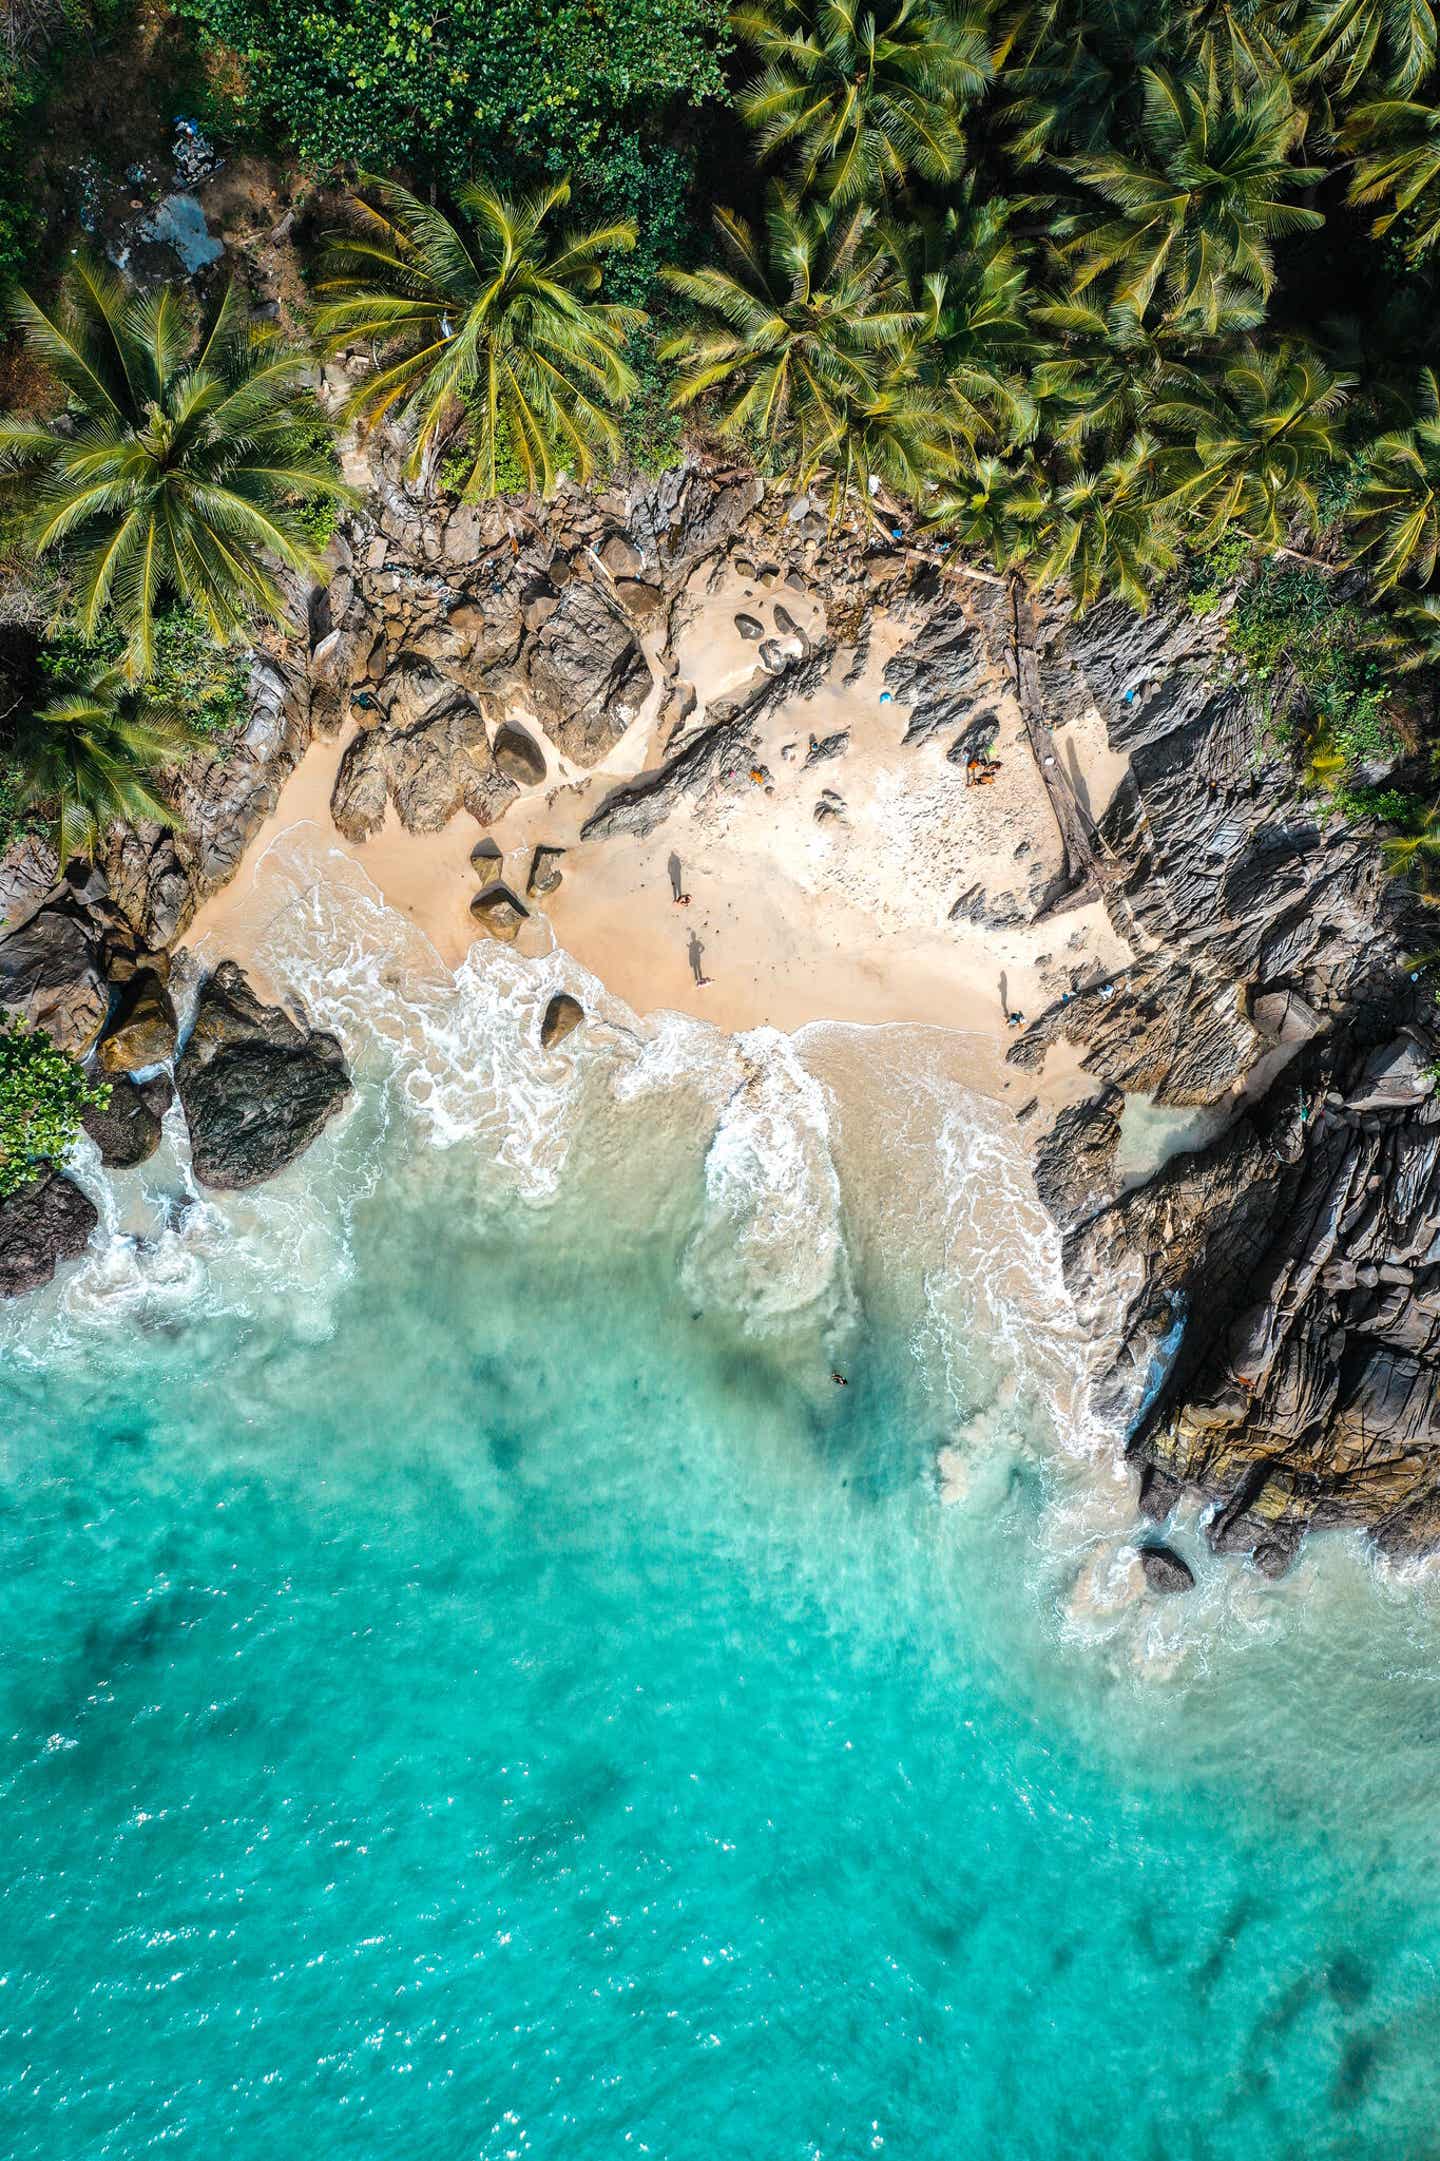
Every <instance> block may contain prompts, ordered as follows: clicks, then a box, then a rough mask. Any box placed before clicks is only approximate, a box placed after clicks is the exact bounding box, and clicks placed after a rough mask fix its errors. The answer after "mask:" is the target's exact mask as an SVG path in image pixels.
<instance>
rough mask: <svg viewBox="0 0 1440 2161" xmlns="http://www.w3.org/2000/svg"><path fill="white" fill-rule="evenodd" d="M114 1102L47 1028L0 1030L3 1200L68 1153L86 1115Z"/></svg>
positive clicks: (13, 1024)
mask: <svg viewBox="0 0 1440 2161" xmlns="http://www.w3.org/2000/svg"><path fill="white" fill-rule="evenodd" d="M109 1100H110V1089H109V1084H108V1083H105V1082H102V1083H100V1084H99V1085H98V1086H97V1085H94V1084H92V1083H91V1082H90V1081H88V1080H87V1079H86V1078H85V1075H84V1074H83V1073H82V1072H81V1070H80V1068H79V1066H78V1065H76V1063H75V1060H74V1059H73V1058H70V1057H67V1055H66V1053H65V1052H64V1051H63V1050H61V1049H60V1048H59V1046H58V1045H57V1044H56V1043H54V1042H52V1040H51V1038H50V1037H49V1036H48V1035H46V1033H45V1031H44V1029H43V1028H27V1027H26V1026H25V1024H24V1023H23V1021H18V1020H17V1021H12V1022H10V1024H9V1025H8V1026H5V1027H0V1200H4V1199H8V1198H9V1196H10V1195H11V1194H12V1193H18V1192H19V1191H20V1190H21V1188H22V1187H23V1186H27V1185H29V1184H30V1182H31V1180H32V1179H33V1178H34V1177H35V1175H36V1173H37V1171H38V1170H39V1169H40V1167H41V1166H42V1165H43V1164H46V1163H57V1162H59V1161H61V1160H62V1158H63V1157H65V1156H66V1155H68V1154H69V1152H70V1149H71V1147H72V1146H73V1144H74V1142H75V1139H76V1137H77V1135H78V1134H79V1131H80V1114H81V1112H82V1111H84V1110H87V1109H89V1108H90V1106H91V1105H92V1104H93V1105H95V1106H97V1107H103V1106H104V1105H105V1104H106V1103H108V1102H109Z"/></svg>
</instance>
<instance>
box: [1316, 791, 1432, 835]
mask: <svg viewBox="0 0 1440 2161" xmlns="http://www.w3.org/2000/svg"><path fill="white" fill-rule="evenodd" d="M1335 808H1336V809H1337V810H1338V811H1339V812H1340V814H1341V816H1342V817H1345V818H1374V819H1376V820H1378V822H1379V823H1380V824H1381V825H1394V826H1398V827H1399V828H1400V829H1401V831H1402V832H1408V831H1409V830H1410V829H1411V828H1412V827H1413V826H1414V825H1415V824H1416V823H1417V821H1418V820H1419V819H1421V818H1422V817H1423V816H1424V815H1425V805H1424V803H1423V802H1422V800H1421V798H1420V797H1419V796H1418V795H1411V794H1409V793H1408V792H1407V790H1406V789H1404V788H1337V789H1336V790H1335Z"/></svg>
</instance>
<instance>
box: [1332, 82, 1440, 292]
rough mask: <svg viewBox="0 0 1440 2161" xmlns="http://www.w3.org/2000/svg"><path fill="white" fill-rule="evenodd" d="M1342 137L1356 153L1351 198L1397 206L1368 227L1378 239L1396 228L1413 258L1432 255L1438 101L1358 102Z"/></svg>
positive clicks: (1438, 187)
mask: <svg viewBox="0 0 1440 2161" xmlns="http://www.w3.org/2000/svg"><path fill="white" fill-rule="evenodd" d="M1344 141H1345V145H1346V148H1347V149H1349V150H1352V151H1353V152H1354V153H1355V166H1354V171H1353V173H1352V175H1351V180H1350V191H1349V200H1350V201H1351V202H1352V203H1366V204H1371V203H1383V202H1386V201H1389V202H1392V203H1393V205H1394V208H1393V209H1390V210H1386V211H1383V212H1382V213H1381V215H1380V216H1379V217H1377V218H1376V219H1375V222H1374V224H1373V225H1372V226H1371V228H1370V230H1371V231H1372V232H1373V233H1374V234H1376V236H1377V237H1379V236H1381V235H1383V234H1385V233H1388V232H1389V231H1390V230H1391V228H1392V226H1398V227H1399V235H1398V236H1397V237H1401V238H1403V241H1404V246H1405V252H1406V254H1407V255H1408V256H1409V257H1410V259H1411V261H1412V262H1414V261H1417V260H1418V259H1419V258H1420V257H1421V256H1422V255H1426V254H1428V253H1429V251H1430V249H1431V248H1433V247H1434V245H1435V243H1436V241H1437V239H1440V105H1437V104H1435V103H1434V102H1433V101H1430V102H1416V101H1414V100H1406V99H1404V98H1382V99H1377V100H1375V101H1374V102H1372V103H1370V104H1368V105H1359V106H1357V107H1356V108H1355V110H1354V111H1353V112H1352V113H1351V114H1350V116H1349V119H1348V120H1347V121H1346V124H1345V133H1344Z"/></svg>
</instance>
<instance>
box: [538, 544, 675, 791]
mask: <svg viewBox="0 0 1440 2161" xmlns="http://www.w3.org/2000/svg"><path fill="white" fill-rule="evenodd" d="M652 680H653V679H652V677H651V674H650V668H649V665H648V663H647V662H646V660H645V656H644V654H643V653H642V652H641V650H640V642H639V640H638V638H637V637H636V635H635V632H634V630H633V629H632V628H631V625H630V623H629V622H628V620H627V619H626V617H625V616H624V615H623V614H622V613H621V611H620V608H619V605H618V603H616V602H612V601H610V600H609V599H608V597H607V596H606V595H605V594H604V593H602V592H601V591H600V589H599V587H598V585H596V584H595V583H592V582H588V581H586V580H584V579H582V578H579V577H575V578H571V579H570V580H569V581H568V583H567V584H566V585H565V586H564V587H563V588H562V589H561V591H560V593H559V595H558V598H557V600H556V605H555V608H554V610H553V612H551V613H550V614H549V615H548V616H547V618H546V620H545V622H544V623H543V624H542V625H541V627H540V629H539V630H538V631H537V632H536V634H535V636H534V638H533V640H532V641H531V643H530V646H529V648H528V651H527V654H526V661H525V682H526V687H527V689H528V691H529V702H530V705H531V707H532V709H533V711H534V713H535V715H536V717H537V719H538V720H540V722H541V723H542V724H543V726H544V728H545V732H546V734H547V735H548V736H549V737H550V739H551V741H552V742H553V743H555V744H556V745H557V746H558V748H559V749H560V750H562V751H563V752H564V754H565V756H566V757H567V758H571V759H573V760H574V761H575V763H576V764H577V765H585V766H590V765H596V764H598V762H599V761H600V759H601V758H603V757H604V756H605V754H606V752H607V751H609V750H611V749H613V748H614V746H615V744H616V743H618V742H619V740H620V738H621V736H622V735H623V734H624V733H625V730H626V729H627V728H628V727H629V725H630V723H631V721H632V720H634V718H635V716H636V714H637V713H638V712H639V711H640V708H641V706H642V705H643V704H644V702H645V700H646V698H647V697H648V696H649V694H650V690H651V685H652Z"/></svg>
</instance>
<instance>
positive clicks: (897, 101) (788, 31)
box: [731, 0, 992, 204]
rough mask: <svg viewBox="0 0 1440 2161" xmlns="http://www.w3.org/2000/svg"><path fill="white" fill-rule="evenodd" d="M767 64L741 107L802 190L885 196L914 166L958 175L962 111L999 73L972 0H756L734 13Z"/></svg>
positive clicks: (762, 144)
mask: <svg viewBox="0 0 1440 2161" xmlns="http://www.w3.org/2000/svg"><path fill="white" fill-rule="evenodd" d="M731 22H732V23H733V25H734V28H735V31H736V34H737V35H738V36H739V37H740V39H741V40H742V41H743V42H744V43H745V44H747V45H749V46H750V48H751V49H752V51H753V52H754V53H755V54H756V56H757V58H758V59H759V61H760V73H759V74H758V75H757V76H756V78H755V80H754V81H753V82H752V83H751V84H750V85H749V87H748V88H747V89H745V90H744V91H742V92H741V95H740V99H739V105H740V111H741V113H742V115H743V116H744V118H745V119H746V121H747V122H748V123H749V125H750V126H751V127H752V128H753V129H754V130H755V132H756V136H757V138H758V142H759V150H760V155H761V157H762V158H778V157H787V158H788V157H793V158H794V160H795V162H796V168H797V176H798V182H799V187H800V190H801V191H802V192H803V193H805V194H811V193H814V192H816V191H819V192H822V193H825V194H828V195H833V196H834V197H835V199H836V200H837V201H838V202H843V203H849V202H856V201H865V202H868V203H871V204H874V203H877V202H879V201H880V200H881V199H882V198H883V197H884V196H885V195H887V194H888V193H890V192H892V191H893V190H894V189H896V188H898V187H900V186H901V185H903V183H904V182H905V181H906V180H907V179H909V178H910V176H911V175H912V174H913V175H917V176H918V177H919V178H921V179H923V180H934V181H942V180H951V179H953V178H954V177H955V175H956V174H957V173H958V172H959V170H960V167H961V163H962V161H963V158H964V154H965V140H964V136H963V133H962V131H961V127H960V115H961V113H962V112H963V111H964V109H965V107H966V106H967V105H969V104H971V103H972V102H973V101H974V100H975V99H976V98H977V97H979V96H980V94H981V93H982V91H983V90H984V89H985V88H986V86H987V85H988V83H989V81H990V79H991V73H992V69H991V63H990V51H989V45H988V42H987V39H986V34H985V15H984V9H983V7H980V6H978V5H973V4H970V0H749V4H747V5H745V6H742V7H739V8H737V9H735V10H734V11H733V13H732V15H731Z"/></svg>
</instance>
